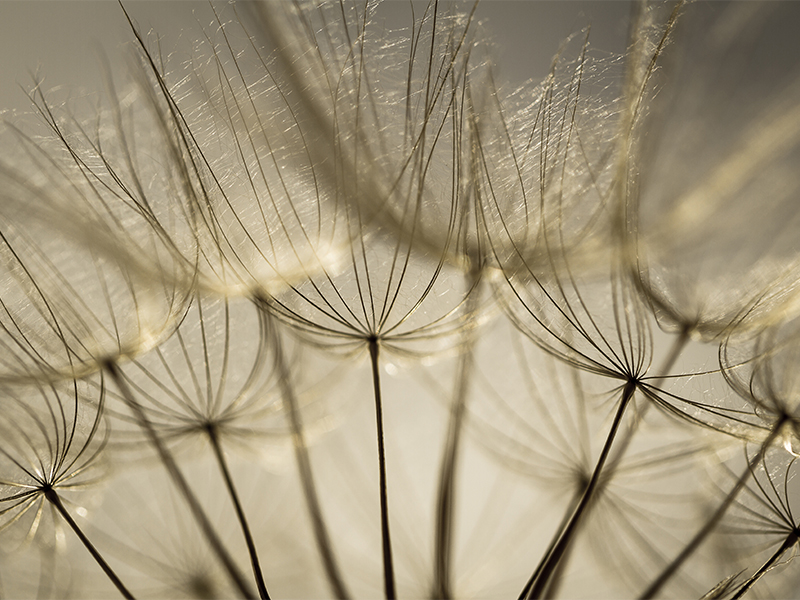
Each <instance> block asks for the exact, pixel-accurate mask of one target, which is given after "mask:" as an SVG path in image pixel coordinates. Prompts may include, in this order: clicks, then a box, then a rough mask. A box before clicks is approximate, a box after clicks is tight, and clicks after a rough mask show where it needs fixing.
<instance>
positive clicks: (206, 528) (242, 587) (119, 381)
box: [105, 361, 255, 598]
mask: <svg viewBox="0 0 800 600" xmlns="http://www.w3.org/2000/svg"><path fill="white" fill-rule="evenodd" d="M105 369H106V371H108V373H109V375H111V378H112V379H113V380H114V383H116V385H117V388H119V391H120V394H121V395H122V398H123V400H125V403H126V404H127V405H128V408H130V409H131V412H133V414H134V416H135V417H136V420H137V421H138V423H139V426H140V427H141V428H142V429H143V430H144V432H145V433H146V434H147V437H148V439H149V441H150V443H151V444H152V445H153V447H154V448H155V449H156V452H158V456H159V458H160V459H161V462H162V464H163V465H164V468H165V469H166V470H167V473H168V474H169V476H170V478H171V479H172V482H173V483H174V484H175V487H177V488H178V491H179V492H180V493H181V495H182V496H183V499H184V500H185V501H186V504H188V506H189V510H191V512H192V516H194V518H195V521H196V522H197V524H198V526H199V527H200V530H201V531H202V532H203V535H204V536H205V538H206V540H207V541H208V543H209V546H211V550H212V551H213V552H214V554H215V555H216V556H217V558H218V559H219V561H220V562H221V563H222V566H223V567H224V568H225V570H226V571H227V573H228V576H229V577H230V578H231V581H232V582H233V584H234V585H235V586H236V588H237V589H238V590H239V592H240V593H241V594H242V595H243V596H244V597H245V598H254V597H255V594H253V592H252V590H251V589H250V586H249V585H248V584H247V583H246V581H245V578H244V576H243V575H242V574H241V573H240V572H239V568H238V567H237V566H236V563H234V562H233V559H232V558H231V555H230V553H228V550H227V549H226V548H225V546H223V544H222V541H221V540H220V539H219V536H218V535H217V532H216V531H214V527H213V526H212V525H211V521H209V519H208V516H207V515H206V513H205V511H204V510H203V507H202V506H201V505H200V502H199V501H198V500H197V496H196V495H195V493H194V492H193V491H192V489H191V488H190V487H189V484H188V483H187V481H186V478H185V477H184V476H183V473H181V471H180V469H179V468H178V465H177V464H176V463H175V458H174V457H173V456H172V453H170V451H169V450H168V449H167V447H166V446H165V445H164V442H162V441H161V438H159V437H158V434H157V433H156V431H155V429H154V428H153V424H152V423H151V422H150V420H149V419H148V418H147V415H146V414H145V412H144V410H143V409H142V407H141V405H140V404H139V403H138V402H137V401H136V398H134V397H133V393H132V392H131V390H130V388H129V387H128V384H127V383H126V382H125V380H124V379H123V378H122V374H121V373H120V370H119V367H118V366H117V364H116V363H115V362H113V361H109V362H107V363H106V364H105Z"/></svg>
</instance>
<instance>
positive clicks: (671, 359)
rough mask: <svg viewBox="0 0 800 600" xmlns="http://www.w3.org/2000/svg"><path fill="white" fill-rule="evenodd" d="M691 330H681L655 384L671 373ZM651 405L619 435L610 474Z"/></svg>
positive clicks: (609, 467)
mask: <svg viewBox="0 0 800 600" xmlns="http://www.w3.org/2000/svg"><path fill="white" fill-rule="evenodd" d="M691 332H692V329H691V328H690V327H688V326H687V327H684V328H683V329H681V332H680V333H679V334H678V335H677V337H676V338H675V340H674V341H673V342H672V346H671V347H670V350H669V353H668V354H667V356H666V358H665V359H664V362H663V363H662V364H661V368H660V369H659V370H658V378H657V379H655V380H653V383H652V385H653V386H658V385H660V384H661V382H662V381H663V380H664V378H665V377H666V376H667V375H669V374H670V372H671V371H672V368H673V367H674V366H675V362H676V361H677V360H678V357H679V356H680V355H681V353H682V352H683V350H684V349H685V348H686V344H688V343H689V336H690V334H691ZM650 406H651V404H650V403H649V402H648V403H646V404H644V405H643V406H642V407H641V410H639V411H638V412H637V414H636V417H635V418H634V420H633V421H632V422H631V423H630V425H629V426H628V429H627V431H625V433H624V434H622V435H620V436H619V439H618V441H617V445H616V446H615V447H614V456H613V457H612V458H611V460H610V461H609V465H608V471H607V472H608V473H609V475H611V474H613V473H614V472H615V471H616V470H617V468H618V467H619V464H620V462H622V458H623V457H624V455H625V452H626V451H627V450H628V447H629V446H630V445H631V441H633V434H634V433H636V430H637V429H638V428H639V424H640V423H641V422H642V420H644V416H645V415H646V414H647V411H648V410H649V409H650Z"/></svg>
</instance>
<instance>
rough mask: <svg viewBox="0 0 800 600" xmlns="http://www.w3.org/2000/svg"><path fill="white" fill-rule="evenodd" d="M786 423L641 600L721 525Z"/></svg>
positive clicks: (650, 595)
mask: <svg viewBox="0 0 800 600" xmlns="http://www.w3.org/2000/svg"><path fill="white" fill-rule="evenodd" d="M785 422H786V418H784V419H781V420H780V421H778V422H777V423H776V425H775V427H774V428H773V430H772V431H771V432H770V434H769V436H768V437H767V439H766V440H764V443H763V444H761V448H759V450H758V453H757V454H756V455H755V456H754V457H753V458H752V459H751V460H750V462H749V464H748V465H747V468H746V469H745V471H744V473H742V475H741V476H740V477H739V479H738V480H737V481H736V485H734V486H733V489H732V490H731V491H730V492H729V493H728V495H727V496H726V497H725V499H724V500H723V501H722V503H721V504H720V505H719V506H718V507H717V510H716V511H715V512H714V514H713V515H712V516H711V518H710V519H709V520H708V521H706V524H705V525H704V526H703V527H702V529H700V531H698V532H697V533H696V534H695V536H694V537H693V538H692V540H691V541H690V542H689V543H688V544H687V545H686V546H685V547H684V549H683V551H682V552H681V553H680V554H679V555H678V556H677V557H675V559H674V560H673V561H672V562H671V563H670V564H669V565H668V566H667V568H666V569H664V571H663V572H662V573H661V575H659V576H658V578H657V579H656V580H655V581H654V582H653V583H652V584H650V587H648V588H647V589H646V590H645V591H644V593H643V594H642V595H641V596H640V599H641V600H649V599H650V598H653V597H654V596H655V595H656V594H657V593H658V592H659V590H660V589H661V588H662V587H663V585H664V584H665V583H666V582H667V581H669V579H670V578H671V577H672V576H673V575H674V574H675V572H676V571H677V570H678V569H679V568H680V567H681V565H683V563H684V562H685V561H686V559H687V558H689V556H691V555H692V553H693V552H694V551H695V550H697V548H698V546H700V544H701V543H702V542H703V540H705V539H706V537H708V535H709V534H710V533H711V532H712V531H713V530H714V528H715V527H716V526H717V523H719V521H720V520H721V519H722V517H723V515H724V514H725V512H726V511H727V510H728V508H729V507H730V505H731V504H732V503H733V501H734V500H735V499H736V496H738V495H739V492H740V491H742V488H743V487H744V486H745V484H746V483H747V480H748V479H749V478H750V475H751V474H752V472H753V469H755V467H756V465H757V464H758V463H759V461H760V460H761V458H762V457H763V456H764V453H765V452H766V451H767V449H768V448H769V447H770V446H771V445H772V442H774V441H775V438H776V437H778V435H779V434H780V430H781V428H782V426H783V424H784V423H785Z"/></svg>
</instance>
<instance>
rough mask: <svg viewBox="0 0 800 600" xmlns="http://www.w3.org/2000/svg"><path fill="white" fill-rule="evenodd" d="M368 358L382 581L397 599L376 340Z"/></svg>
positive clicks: (388, 595)
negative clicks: (370, 363)
mask: <svg viewBox="0 0 800 600" xmlns="http://www.w3.org/2000/svg"><path fill="white" fill-rule="evenodd" d="M369 357H370V361H371V362H372V383H373V387H374V390H375V422H376V426H377V437H378V469H379V471H380V496H381V538H382V540H383V580H384V591H385V593H386V598H387V600H394V599H395V598H396V597H397V591H396V590H395V583H394V566H393V564H392V542H391V537H390V536H389V500H388V497H387V493H386V450H385V448H384V444H383V405H382V402H381V376H380V369H379V368H378V340H377V338H374V337H373V338H371V339H370V340H369Z"/></svg>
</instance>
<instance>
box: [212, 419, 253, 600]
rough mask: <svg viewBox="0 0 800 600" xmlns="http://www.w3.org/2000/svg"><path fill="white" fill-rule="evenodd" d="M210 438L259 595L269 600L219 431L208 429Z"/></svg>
mask: <svg viewBox="0 0 800 600" xmlns="http://www.w3.org/2000/svg"><path fill="white" fill-rule="evenodd" d="M206 432H207V433H208V438H209V440H210V441H211V447H212V448H213V449H214V456H216V458H217V464H218V465H219V468H220V471H222V477H223V478H224V479H225V486H226V487H227V488H228V494H229V495H230V497H231V500H232V501H233V506H234V508H235V509H236V516H237V517H238V519H239V525H241V527H242V533H243V534H244V541H245V543H246V544H247V551H248V552H249V553H250V564H251V565H252V567H253V576H254V577H255V579H256V587H257V588H258V595H259V596H260V597H261V600H269V593H268V592H267V585H266V583H264V575H263V574H262V572H261V564H260V563H259V562H258V553H257V552H256V544H255V542H254V541H253V536H252V534H251V533H250V527H249V525H248V524H247V517H245V514H244V509H242V504H241V502H240V501H239V494H238V493H237V492H236V487H235V486H234V485H233V478H232V477H231V474H230V471H229V470H228V463H227V462H226V461H225V455H224V454H223V453H222V447H221V446H220V443H219V437H218V436H217V431H216V429H214V428H213V427H209V428H208V429H206Z"/></svg>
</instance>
